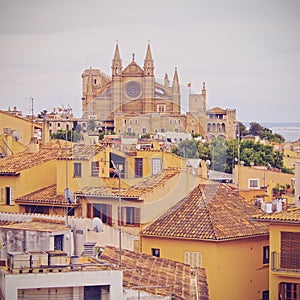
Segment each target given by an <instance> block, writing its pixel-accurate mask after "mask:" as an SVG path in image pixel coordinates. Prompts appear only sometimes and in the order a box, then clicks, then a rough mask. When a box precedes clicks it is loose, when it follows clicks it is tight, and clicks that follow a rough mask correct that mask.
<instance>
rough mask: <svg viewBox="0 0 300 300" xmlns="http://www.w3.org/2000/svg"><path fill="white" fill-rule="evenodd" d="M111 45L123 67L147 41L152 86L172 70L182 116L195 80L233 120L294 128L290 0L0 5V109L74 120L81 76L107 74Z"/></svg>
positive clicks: (7, 0)
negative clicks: (68, 115) (56, 111)
mask: <svg viewBox="0 0 300 300" xmlns="http://www.w3.org/2000/svg"><path fill="white" fill-rule="evenodd" d="M117 41H118V45H119V49H120V54H121V58H122V60H123V67H126V66H127V65H128V64H129V63H130V62H131V59H132V53H135V60H136V62H137V63H138V64H139V65H140V66H143V63H144V58H145V54H146V49H147V44H148V42H149V43H150V45H151V50H152V56H153V59H154V63H155V76H156V79H157V80H158V81H159V80H160V79H162V78H163V77H164V75H165V73H167V74H168V75H169V78H170V79H172V78H173V74H174V69H175V67H177V69H178V75H179V80H180V83H181V87H182V89H181V94H182V99H183V101H182V110H185V111H186V110H188V104H187V97H188V93H189V89H188V88H187V87H186V85H187V83H189V82H190V83H191V85H192V90H191V91H192V93H200V92H201V89H202V83H203V82H205V83H206V90H207V106H208V108H212V107H216V106H218V107H222V108H235V109H236V110H237V119H238V120H239V121H242V122H251V121H255V122H276V121H278V122H283V121H295V122H297V121H300V118H299V110H300V1H299V0H272V1H271V0H251V1H250V0H247V1H240V0H227V1H224V0H210V1H208V0H206V1H202V0H187V1H178V0H172V1H170V0H164V1H162V0H160V1H158V0H151V1H142V0H127V1H124V0H114V1H111V0H85V1H78V0H59V1H58V0H51V1H49V0H0V79H1V81H0V109H3V110H7V109H8V108H9V107H10V108H13V106H17V109H20V110H22V111H23V113H24V114H30V113H31V108H32V103H33V110H34V113H35V114H37V113H38V112H40V111H42V110H43V109H46V110H48V111H52V110H53V108H54V107H62V106H64V107H71V108H72V111H73V113H74V114H75V116H77V117H80V116H81V88H82V83H81V74H82V72H83V71H84V69H86V68H87V67H88V68H89V67H92V68H96V69H100V70H101V71H102V72H104V73H106V74H108V75H110V74H111V62H112V58H113V53H114V49H115V45H116V43H117ZM32 98H33V101H31V100H30V99H32Z"/></svg>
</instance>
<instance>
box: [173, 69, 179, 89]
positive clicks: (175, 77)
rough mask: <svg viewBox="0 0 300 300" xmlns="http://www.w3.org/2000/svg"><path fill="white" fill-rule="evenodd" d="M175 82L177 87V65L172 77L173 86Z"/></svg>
mask: <svg viewBox="0 0 300 300" xmlns="http://www.w3.org/2000/svg"><path fill="white" fill-rule="evenodd" d="M175 83H176V84H177V85H178V87H179V79H178V72H177V67H175V72H174V77H173V86H174V85H175Z"/></svg>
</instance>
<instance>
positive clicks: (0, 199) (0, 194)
mask: <svg viewBox="0 0 300 300" xmlns="http://www.w3.org/2000/svg"><path fill="white" fill-rule="evenodd" d="M0 204H5V188H4V187H2V188H0Z"/></svg>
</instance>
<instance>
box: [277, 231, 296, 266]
mask: <svg viewBox="0 0 300 300" xmlns="http://www.w3.org/2000/svg"><path fill="white" fill-rule="evenodd" d="M280 267H281V268H286V269H300V232H281V254H280Z"/></svg>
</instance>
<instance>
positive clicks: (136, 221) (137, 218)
mask: <svg viewBox="0 0 300 300" xmlns="http://www.w3.org/2000/svg"><path fill="white" fill-rule="evenodd" d="M134 224H135V225H137V226H140V224H141V209H140V208H139V207H136V208H135V209H134Z"/></svg>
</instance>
